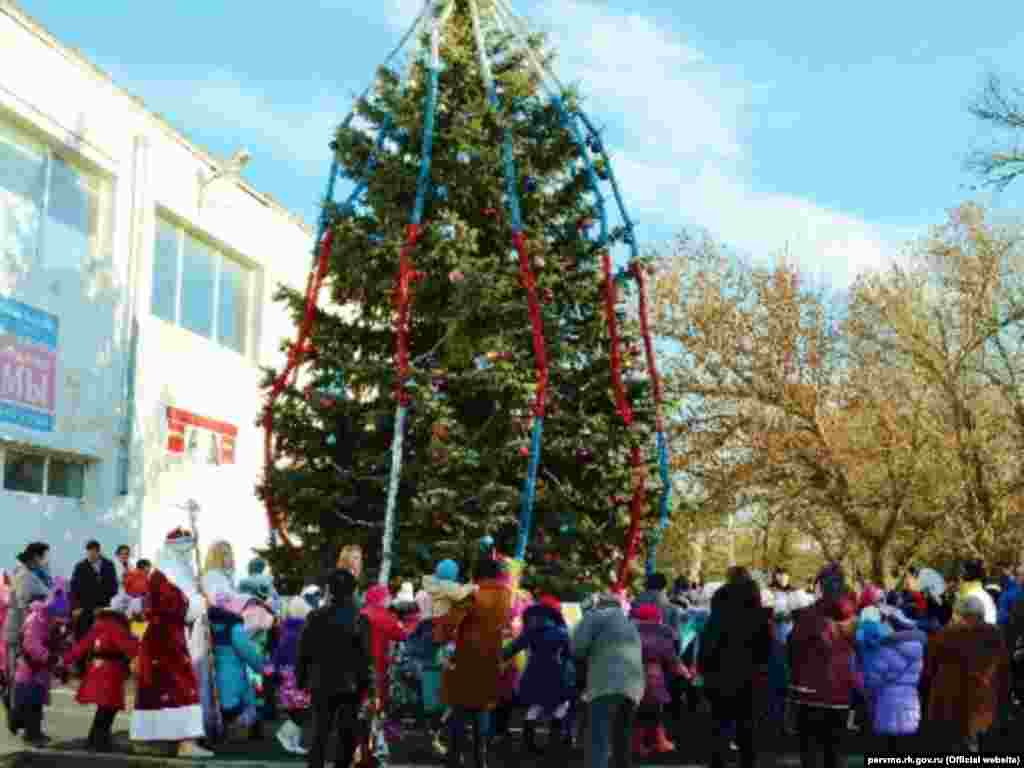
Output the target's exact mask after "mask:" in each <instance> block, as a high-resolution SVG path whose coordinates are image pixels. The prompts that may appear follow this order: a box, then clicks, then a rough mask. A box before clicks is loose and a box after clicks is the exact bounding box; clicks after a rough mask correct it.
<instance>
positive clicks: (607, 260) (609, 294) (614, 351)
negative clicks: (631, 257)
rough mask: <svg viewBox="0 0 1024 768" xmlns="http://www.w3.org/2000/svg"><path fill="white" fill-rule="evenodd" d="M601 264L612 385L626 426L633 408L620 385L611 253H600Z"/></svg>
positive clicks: (617, 329) (628, 424)
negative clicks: (609, 344)
mask: <svg viewBox="0 0 1024 768" xmlns="http://www.w3.org/2000/svg"><path fill="white" fill-rule="evenodd" d="M601 264H602V266H603V267H604V311H605V315H606V316H607V318H608V337H609V339H610V343H611V356H612V387H613V389H614V390H615V403H616V405H617V406H618V409H619V415H620V416H621V417H622V421H623V423H624V424H625V425H626V426H627V427H628V426H630V425H631V424H632V423H633V409H632V408H630V407H629V401H628V400H626V390H625V389H624V388H623V386H622V357H621V354H620V352H619V327H618V325H617V323H616V321H615V281H614V280H612V255H611V253H609V252H608V251H603V252H602V253H601Z"/></svg>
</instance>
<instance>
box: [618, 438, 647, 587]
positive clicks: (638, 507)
mask: <svg viewBox="0 0 1024 768" xmlns="http://www.w3.org/2000/svg"><path fill="white" fill-rule="evenodd" d="M629 464H630V467H632V469H633V499H632V501H631V502H630V505H629V533H628V534H626V556H625V557H624V558H623V559H622V564H621V565H620V566H619V579H618V582H617V584H616V591H618V592H622V591H624V590H625V588H626V581H627V580H628V578H629V568H630V565H632V563H633V560H634V559H635V558H636V551H637V548H638V547H639V545H640V521H641V519H642V518H643V514H644V481H643V477H642V476H641V474H640V467H641V466H642V464H643V459H642V458H641V456H640V446H639V445H634V446H633V449H632V451H631V452H630V457H629Z"/></svg>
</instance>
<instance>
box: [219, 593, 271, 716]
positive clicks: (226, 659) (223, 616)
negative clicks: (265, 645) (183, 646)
mask: <svg viewBox="0 0 1024 768" xmlns="http://www.w3.org/2000/svg"><path fill="white" fill-rule="evenodd" d="M210 630H211V632H212V634H213V656H214V661H215V663H216V665H217V694H218V696H219V697H220V708H221V710H222V711H223V712H224V714H226V715H229V716H237V715H241V714H243V713H244V712H245V711H246V710H247V709H250V708H251V709H252V710H253V711H254V710H255V707H256V693H255V691H253V688H252V685H251V684H250V683H249V676H248V675H247V674H246V668H249V669H252V670H253V671H254V672H257V673H258V672H262V671H263V667H264V665H265V664H266V659H265V658H264V656H263V654H262V653H261V652H260V649H259V648H258V647H257V645H256V643H254V642H253V641H252V640H251V639H250V638H249V635H248V634H247V633H246V631H245V626H244V625H243V623H242V618H241V617H240V616H236V615H235V614H233V613H228V612H227V611H223V610H221V609H219V608H210Z"/></svg>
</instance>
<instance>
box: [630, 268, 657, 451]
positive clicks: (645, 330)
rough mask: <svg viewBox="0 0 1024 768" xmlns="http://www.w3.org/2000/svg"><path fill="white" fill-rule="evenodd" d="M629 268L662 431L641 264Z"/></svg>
mask: <svg viewBox="0 0 1024 768" xmlns="http://www.w3.org/2000/svg"><path fill="white" fill-rule="evenodd" d="M630 270H631V271H632V272H633V277H635V278H636V284H637V288H638V290H639V293H640V334H641V336H643V339H644V355H645V356H646V357H647V372H648V375H649V376H650V377H651V394H652V395H653V396H654V422H655V429H657V431H658V432H664V431H665V430H664V424H663V423H662V420H661V378H660V377H659V376H658V359H657V358H656V357H655V355H654V343H653V342H652V341H651V329H650V326H649V325H648V323H647V286H646V283H645V282H644V281H645V279H646V276H645V275H644V268H643V265H641V264H639V263H636V262H634V263H633V264H632V265H631V267H630Z"/></svg>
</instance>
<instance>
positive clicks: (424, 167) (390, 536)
mask: <svg viewBox="0 0 1024 768" xmlns="http://www.w3.org/2000/svg"><path fill="white" fill-rule="evenodd" d="M454 7H455V3H454V0H449V4H448V6H447V7H446V8H445V9H444V12H443V14H442V15H441V16H440V17H439V18H435V19H434V21H433V24H432V27H431V30H430V76H429V78H428V81H427V95H426V105H425V106H424V115H423V144H422V149H421V151H420V172H419V177H418V178H417V180H416V202H415V205H414V207H413V211H412V220H411V221H410V223H409V225H408V227H406V232H405V243H404V244H403V245H402V250H401V252H400V254H399V262H398V280H397V283H398V285H397V286H396V291H395V301H396V304H397V312H396V320H395V325H396V327H395V348H396V353H395V358H396V360H395V368H396V370H395V376H396V384H395V396H396V400H397V405H396V406H395V431H394V434H393V436H392V438H391V474H390V477H389V478H388V501H387V509H386V511H385V513H384V541H383V542H382V548H381V551H382V552H383V553H384V559H383V561H382V562H381V568H380V575H379V577H378V579H377V581H378V582H379V583H380V584H387V583H388V578H389V577H390V576H391V563H392V559H393V557H392V550H393V548H394V538H395V515H396V511H397V507H398V487H399V484H400V482H401V479H402V439H403V436H404V435H403V433H404V431H405V416H406V412H407V408H408V405H409V400H410V398H409V390H408V387H407V382H408V378H409V374H410V368H409V322H410V315H411V300H412V283H413V282H414V281H415V280H417V279H418V278H420V277H421V276H422V275H420V274H419V273H418V272H417V271H416V269H415V268H414V267H413V263H412V250H413V248H415V247H416V242H417V241H418V240H419V236H420V225H421V223H422V222H423V208H424V206H425V204H426V199H427V190H428V189H429V187H430V166H431V160H432V157H433V150H434V122H435V119H436V116H437V86H438V78H439V75H440V72H441V30H442V28H443V26H444V24H445V22H446V21H447V19H448V17H449V16H450V14H451V12H452V10H453V9H454Z"/></svg>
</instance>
